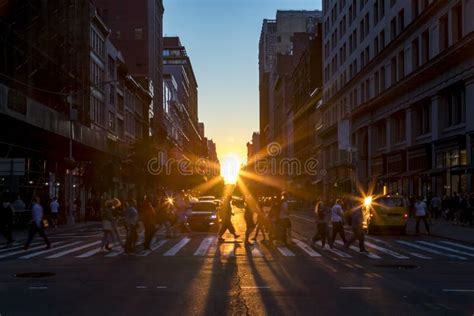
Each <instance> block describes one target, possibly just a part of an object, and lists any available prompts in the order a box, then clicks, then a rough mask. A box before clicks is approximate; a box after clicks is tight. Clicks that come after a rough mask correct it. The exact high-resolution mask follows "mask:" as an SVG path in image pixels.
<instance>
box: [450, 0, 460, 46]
mask: <svg viewBox="0 0 474 316" xmlns="http://www.w3.org/2000/svg"><path fill="white" fill-rule="evenodd" d="M452 19H453V20H452V32H453V34H452V38H453V43H455V42H457V41H459V40H460V39H461V38H462V33H463V29H462V3H460V4H458V5H457V6H455V7H454V8H453V15H452Z"/></svg>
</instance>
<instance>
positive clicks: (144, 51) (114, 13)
mask: <svg viewBox="0 0 474 316" xmlns="http://www.w3.org/2000/svg"><path fill="white" fill-rule="evenodd" d="M93 2H94V4H95V5H96V7H97V8H98V10H99V13H100V15H101V17H102V19H103V20H104V22H105V24H106V25H107V26H108V27H109V28H110V29H111V34H110V38H111V40H112V42H113V43H114V44H115V45H116V46H117V48H118V49H119V50H120V51H121V52H122V54H123V56H124V58H125V60H126V61H127V67H128V69H129V72H130V74H131V75H132V76H134V77H135V78H146V79H148V80H151V83H152V87H153V91H152V92H153V109H154V112H153V113H150V114H151V115H152V116H154V117H151V118H150V119H152V125H153V129H159V128H165V127H164V126H162V125H163V121H162V120H163V115H162V114H163V58H162V50H163V13H164V8H163V1H162V0H139V1H132V0H125V1H115V0H93Z"/></svg>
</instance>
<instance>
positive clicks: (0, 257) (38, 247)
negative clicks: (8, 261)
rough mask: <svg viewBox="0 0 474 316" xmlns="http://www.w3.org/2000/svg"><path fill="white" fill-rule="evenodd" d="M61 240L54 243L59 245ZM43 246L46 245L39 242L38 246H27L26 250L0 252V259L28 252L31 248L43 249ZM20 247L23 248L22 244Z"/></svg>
mask: <svg viewBox="0 0 474 316" xmlns="http://www.w3.org/2000/svg"><path fill="white" fill-rule="evenodd" d="M62 243H63V242H62V241H60V242H57V243H54V244H55V245H60V244H62ZM44 247H46V245H45V244H40V245H39V246H35V247H31V248H28V250H23V249H21V250H16V251H13V252H9V253H5V254H2V255H0V259H2V258H8V257H13V256H15V255H19V254H23V253H25V252H30V251H33V250H38V249H44ZM20 248H23V246H21V247H20Z"/></svg>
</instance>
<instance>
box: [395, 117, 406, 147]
mask: <svg viewBox="0 0 474 316" xmlns="http://www.w3.org/2000/svg"><path fill="white" fill-rule="evenodd" d="M405 121H406V120H405V112H399V113H397V114H395V115H394V116H393V117H392V126H393V142H394V143H400V142H403V141H404V140H405V131H406V126H405Z"/></svg>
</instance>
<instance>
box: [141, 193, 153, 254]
mask: <svg viewBox="0 0 474 316" xmlns="http://www.w3.org/2000/svg"><path fill="white" fill-rule="evenodd" d="M140 215H141V217H142V221H143V226H144V227H145V241H144V243H143V245H144V247H145V250H150V244H151V241H152V239H153V237H154V236H155V232H156V213H155V209H154V208H153V206H152V205H151V203H150V200H149V198H148V196H146V195H145V196H144V197H143V201H142V203H141V206H140Z"/></svg>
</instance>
